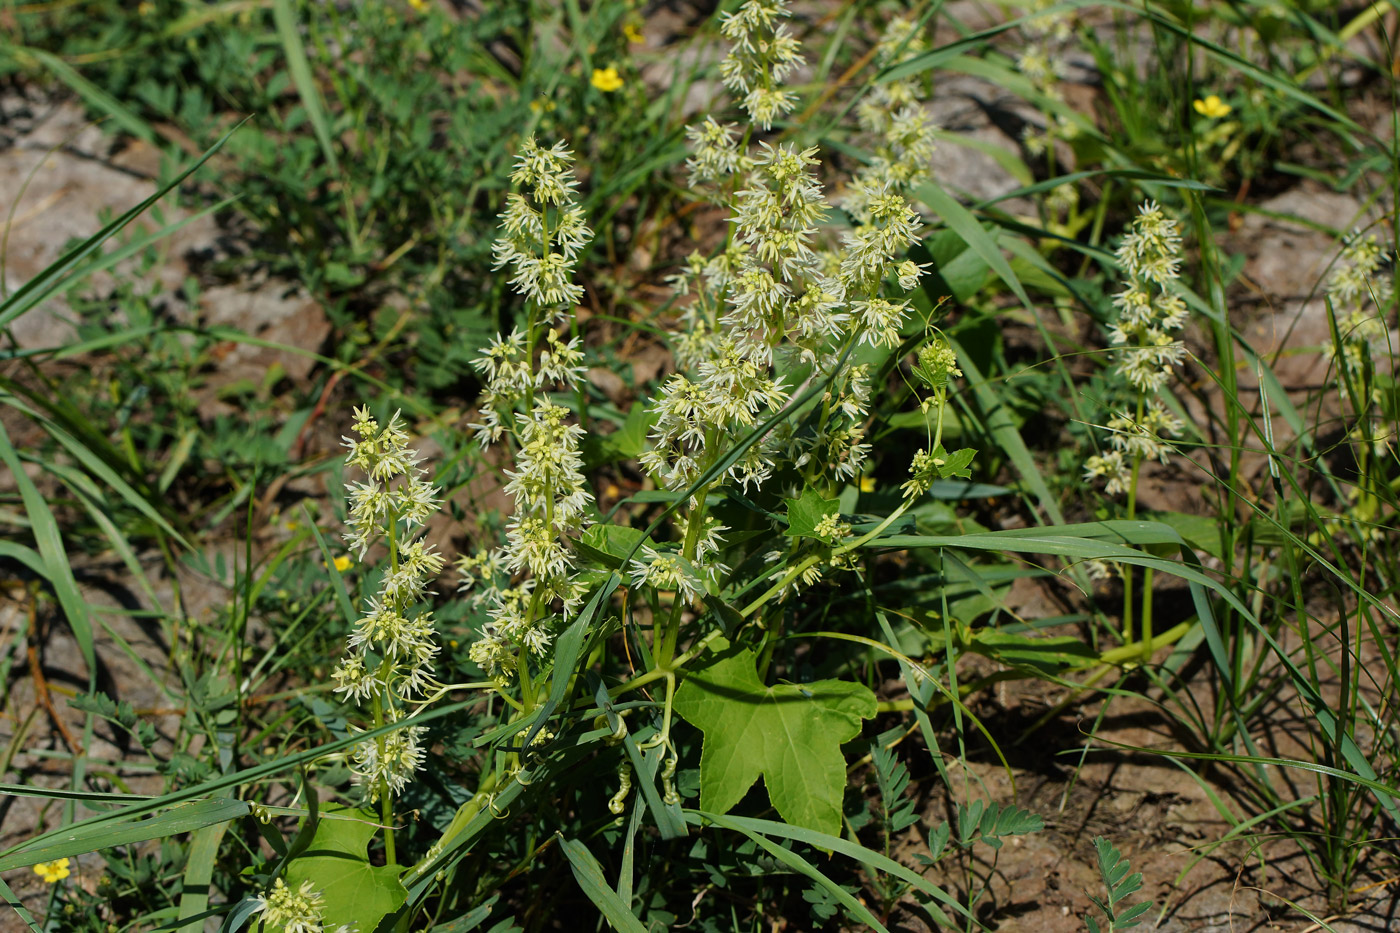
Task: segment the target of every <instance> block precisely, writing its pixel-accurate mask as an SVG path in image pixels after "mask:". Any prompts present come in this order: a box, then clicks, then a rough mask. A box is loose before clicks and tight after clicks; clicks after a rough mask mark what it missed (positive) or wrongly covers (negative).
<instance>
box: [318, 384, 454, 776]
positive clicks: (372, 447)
mask: <svg viewBox="0 0 1400 933" xmlns="http://www.w3.org/2000/svg"><path fill="white" fill-rule="evenodd" d="M353 430H354V433H355V434H356V435H357V437H354V438H351V437H347V438H345V445H346V447H348V448H349V454H348V456H347V457H346V464H347V465H348V466H351V467H356V468H358V469H360V470H362V471H363V472H364V473H365V474H366V476H367V478H366V479H364V480H362V481H360V482H351V483H348V484H347V485H346V490H347V492H348V493H349V500H350V512H349V517H348V524H349V526H350V529H349V533H348V534H347V536H346V537H347V540H348V542H349V544H350V547H351V550H352V551H354V552H356V554H357V556H358V558H359V560H360V561H361V562H364V560H365V557H366V554H367V553H368V551H369V548H370V547H371V545H373V544H374V543H376V542H379V541H383V542H384V543H385V546H386V547H387V549H388V560H389V567H388V569H387V571H386V572H385V573H384V574H383V575H382V577H381V580H380V588H379V592H378V593H377V594H376V595H374V596H371V597H369V598H368V599H367V600H366V604H367V605H366V610H365V612H364V613H363V615H361V617H360V619H359V621H358V622H356V623H355V626H354V628H353V630H352V631H351V633H350V638H349V640H348V643H347V646H346V649H347V650H346V654H345V656H344V657H343V658H342V659H341V661H340V663H339V664H338V665H337V666H336V668H335V670H334V671H333V672H332V675H331V677H332V680H334V682H335V690H336V692H337V693H340V694H342V695H344V696H345V697H346V699H348V700H351V701H354V702H356V703H366V702H367V703H369V704H371V706H372V707H373V708H374V718H375V721H376V724H377V723H379V722H381V721H390V722H393V721H397V720H398V719H399V718H401V716H402V713H401V708H400V704H402V703H404V702H407V701H409V700H410V699H411V698H413V697H415V696H421V695H423V694H426V693H427V692H428V690H429V688H430V687H432V686H433V685H434V684H435V681H434V679H433V662H434V659H435V658H436V656H437V653H438V650H439V649H438V643H437V634H436V631H435V629H434V627H433V620H432V614H431V613H430V612H428V611H418V610H417V609H416V608H415V607H416V606H417V604H418V603H420V602H421V601H422V600H423V598H424V597H425V596H426V595H427V594H428V592H429V591H428V587H429V586H430V585H431V583H432V581H433V580H435V579H436V578H437V576H438V574H440V573H441V572H442V568H443V563H444V560H443V557H442V555H441V554H439V553H437V551H436V550H435V549H434V548H433V547H432V546H431V545H429V544H427V543H426V542H425V541H424V540H423V539H422V538H421V537H414V535H415V533H416V532H417V531H418V530H419V529H421V528H422V526H423V524H424V523H425V522H426V521H427V519H428V517H429V516H431V515H432V514H433V513H434V512H436V511H437V506H438V489H437V487H436V486H434V485H433V484H432V483H431V482H430V481H429V480H428V479H426V475H427V470H425V469H423V468H421V467H419V465H418V464H419V459H420V458H419V456H418V454H417V453H416V452H415V451H414V450H413V449H412V448H410V447H409V446H408V440H409V434H408V431H407V429H406V427H405V425H404V423H403V421H402V419H401V418H400V416H399V413H398V412H395V413H394V415H393V416H392V417H390V419H389V421H388V423H387V424H385V425H383V426H382V427H381V426H380V425H379V423H378V422H377V421H376V420H375V419H374V418H372V417H371V416H370V414H369V411H368V409H366V408H358V409H356V411H355V422H354V426H353ZM420 732H421V730H418V729H416V728H414V727H406V728H404V729H400V730H398V731H396V732H392V733H389V734H388V735H387V736H381V737H380V738H378V739H376V740H369V741H366V742H362V743H360V744H359V745H358V746H356V747H355V748H354V750H353V751H352V753H351V765H352V771H353V774H354V777H355V780H356V782H357V783H359V784H361V785H363V786H364V787H366V789H367V792H368V794H369V796H370V798H371V799H375V798H377V797H378V796H379V795H380V794H382V793H390V794H398V793H400V792H402V790H403V788H404V787H405V786H406V785H407V784H408V782H409V781H410V780H411V779H412V777H413V774H414V773H415V772H416V771H417V770H418V768H419V767H420V766H421V765H422V758H423V755H422V751H421V750H420V749H417V737H418V735H419V733H420Z"/></svg>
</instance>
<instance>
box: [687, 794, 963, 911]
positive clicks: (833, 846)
mask: <svg viewBox="0 0 1400 933" xmlns="http://www.w3.org/2000/svg"><path fill="white" fill-rule="evenodd" d="M685 815H686V820H687V821H688V822H691V823H694V824H695V825H697V826H699V825H702V822H703V821H704V820H709V821H710V822H713V823H719V824H720V825H728V826H730V828H733V829H737V830H739V831H750V832H754V833H763V834H765V835H770V836H779V837H782V838H785V839H791V840H793V841H794V842H801V843H805V844H807V845H810V846H813V847H815V848H818V849H827V850H829V851H831V852H840V853H841V854H842V855H845V856H847V857H848V858H853V859H855V860H856V861H858V862H860V863H861V864H863V865H864V866H865V867H866V868H868V869H870V870H872V871H880V872H884V873H885V874H887V875H893V876H894V877H896V878H898V879H899V880H901V881H904V882H906V883H908V884H910V885H913V886H914V887H916V888H918V889H919V890H920V891H922V892H924V893H925V894H927V895H928V896H929V897H932V898H934V899H936V900H938V901H939V902H941V903H943V904H945V905H947V906H948V908H949V909H951V910H953V911H954V912H955V913H959V914H962V915H963V916H964V917H965V918H968V919H972V913H971V912H970V911H969V910H968V909H967V908H966V907H964V906H963V905H962V904H961V903H959V902H958V901H957V900H956V899H954V898H953V897H952V896H951V895H950V894H948V893H947V892H946V891H944V890H943V889H942V888H940V887H938V886H937V885H935V884H933V883H932V882H930V881H929V880H928V879H927V878H925V877H924V876H922V875H920V874H919V873H918V872H915V871H912V870H910V869H909V868H906V867H905V866H903V865H901V864H900V863H899V862H896V861H895V860H894V859H892V858H889V857H887V856H884V855H881V854H880V853H879V852H874V851H872V850H870V849H867V848H865V847H864V846H862V845H860V844H858V843H855V842H851V841H850V840H848V839H842V838H841V837H839V836H832V835H828V834H827V833H821V832H817V831H816V830H814V829H806V828H804V827H801V826H792V825H790V824H788V823H779V822H777V821H776V820H760V819H756V818H754V817H748V816H734V815H732V814H726V815H724V816H718V815H716V814H713V813H708V812H706V811H704V810H686V811H685ZM931 913H932V914H933V918H934V919H935V920H937V921H938V922H939V923H941V924H943V925H944V926H948V927H952V926H954V925H955V924H954V923H953V922H952V921H951V920H950V919H949V918H948V917H947V915H945V914H943V913H942V912H941V911H938V909H937V908H933V910H932V911H931Z"/></svg>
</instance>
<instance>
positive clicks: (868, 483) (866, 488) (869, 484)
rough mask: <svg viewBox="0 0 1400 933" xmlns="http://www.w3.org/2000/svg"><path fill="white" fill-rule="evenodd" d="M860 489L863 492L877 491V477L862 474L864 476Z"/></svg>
mask: <svg viewBox="0 0 1400 933" xmlns="http://www.w3.org/2000/svg"><path fill="white" fill-rule="evenodd" d="M860 491H861V492H874V491H875V477H873V476H862V477H861V478H860Z"/></svg>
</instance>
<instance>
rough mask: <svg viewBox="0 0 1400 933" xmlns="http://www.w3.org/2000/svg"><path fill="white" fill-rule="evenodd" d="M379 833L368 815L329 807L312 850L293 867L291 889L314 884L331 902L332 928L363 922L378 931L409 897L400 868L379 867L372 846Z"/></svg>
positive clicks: (327, 917)
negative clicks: (371, 857) (381, 921)
mask: <svg viewBox="0 0 1400 933" xmlns="http://www.w3.org/2000/svg"><path fill="white" fill-rule="evenodd" d="M376 833H377V824H376V823H375V818H374V814H373V813H371V812H369V811H368V810H345V809H332V808H329V807H328V808H326V809H325V810H323V811H322V815H321V820H320V822H319V823H317V824H316V833H315V835H313V836H312V837H311V841H310V842H309V843H308V844H307V846H306V849H305V850H304V851H303V852H302V853H301V854H300V855H298V856H297V857H296V858H294V859H292V861H291V863H290V864H289V865H288V866H287V885H288V887H292V888H299V887H300V886H301V885H302V883H304V882H307V881H309V882H311V884H312V885H313V886H314V887H315V889H316V890H318V891H320V892H321V894H322V896H324V897H325V899H326V904H325V907H324V909H323V910H322V914H321V916H322V921H323V922H324V923H325V924H326V925H328V926H330V927H331V928H332V929H334V928H335V927H337V926H339V925H340V924H349V923H358V924H359V925H360V926H361V927H362V928H365V929H370V930H372V929H374V928H375V927H376V926H377V925H378V923H379V921H380V920H381V919H383V918H384V917H386V916H388V915H389V914H391V913H393V912H394V911H395V910H398V909H399V907H400V906H402V905H403V903H404V901H405V900H406V899H407V898H408V891H407V890H406V889H405V888H404V886H403V882H401V881H400V880H399V868H398V866H396V865H374V864H372V863H371V862H370V859H369V851H368V849H369V843H370V841H371V840H372V839H374V837H375V835H376Z"/></svg>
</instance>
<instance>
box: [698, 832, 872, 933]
mask: <svg viewBox="0 0 1400 933" xmlns="http://www.w3.org/2000/svg"><path fill="white" fill-rule="evenodd" d="M687 812H688V813H694V814H696V815H698V816H701V817H703V818H704V819H706V820H708V821H709V822H711V823H714V824H715V825H716V826H723V827H724V828H725V829H731V830H733V831H734V832H736V833H741V834H743V835H745V836H747V837H748V838H749V839H751V840H753V841H754V842H755V843H757V844H758V845H759V846H761V847H762V848H763V850H764V851H765V852H767V853H768V854H769V855H771V856H773V857H774V858H775V859H777V860H778V861H780V862H782V863H783V864H784V865H786V866H787V867H789V868H791V869H793V870H794V871H796V872H799V873H800V874H803V875H806V876H807V877H808V878H810V879H812V881H814V882H816V884H817V886H818V887H821V888H823V889H825V890H826V892H827V893H828V894H830V895H831V896H832V897H834V898H836V900H838V901H839V902H840V903H841V906H843V907H845V908H846V911H847V913H848V914H849V915H850V916H851V917H853V918H854V919H856V920H859V921H860V922H861V923H864V924H866V925H867V926H869V927H870V928H871V929H873V930H880V931H882V933H889V930H887V929H885V926H884V925H883V924H882V923H880V921H879V920H877V919H875V915H874V914H872V913H871V912H870V911H869V910H867V909H866V908H865V905H864V904H862V903H861V902H860V901H858V900H856V899H855V898H854V897H852V896H851V894H850V892H849V891H847V890H846V889H845V888H843V887H841V886H840V885H839V884H837V883H836V882H834V881H832V880H831V879H830V878H828V877H827V876H826V875H824V874H822V873H821V871H820V870H818V869H817V867H816V866H815V865H813V864H812V863H811V862H809V861H807V860H806V859H805V858H803V857H802V856H800V855H798V854H797V853H796V852H793V851H792V850H791V849H785V848H783V847H782V846H780V845H778V844H777V843H775V842H774V841H773V840H771V839H769V838H768V837H767V836H766V835H764V834H763V833H760V832H756V831H754V830H752V829H749V828H747V827H746V826H743V825H741V824H740V823H738V822H735V818H734V817H728V816H720V815H719V814H718V813H707V812H704V811H701V810H689V811H687ZM780 825H782V824H780ZM818 835H821V836H824V837H825V838H828V839H833V840H834V839H836V837H835V836H826V834H825V833H819V834H818ZM870 854H871V855H874V854H875V853H873V852H872V853H870Z"/></svg>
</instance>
